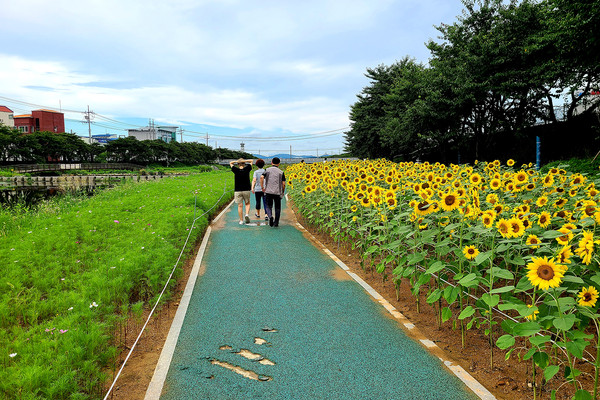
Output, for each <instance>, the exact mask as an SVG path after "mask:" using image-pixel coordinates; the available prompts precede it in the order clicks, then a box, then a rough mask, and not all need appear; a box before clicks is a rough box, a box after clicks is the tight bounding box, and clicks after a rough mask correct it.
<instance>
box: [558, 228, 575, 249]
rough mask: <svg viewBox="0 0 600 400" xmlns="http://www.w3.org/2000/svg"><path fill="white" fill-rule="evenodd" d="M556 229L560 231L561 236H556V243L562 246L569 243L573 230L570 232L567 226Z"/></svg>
mask: <svg viewBox="0 0 600 400" xmlns="http://www.w3.org/2000/svg"><path fill="white" fill-rule="evenodd" d="M558 231H559V232H560V233H562V235H561V236H559V237H557V238H556V241H557V242H558V244H560V245H563V246H564V245H567V244H569V242H570V241H571V239H573V232H571V230H570V229H568V228H560V229H559V230H558Z"/></svg>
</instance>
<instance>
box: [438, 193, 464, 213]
mask: <svg viewBox="0 0 600 400" xmlns="http://www.w3.org/2000/svg"><path fill="white" fill-rule="evenodd" d="M459 200H460V199H459V197H458V195H457V194H456V193H453V192H450V193H445V194H443V195H442V196H441V200H440V206H441V207H442V209H443V210H444V211H452V210H455V209H457V208H458V205H459Z"/></svg>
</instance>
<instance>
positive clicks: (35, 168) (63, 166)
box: [1, 163, 142, 174]
mask: <svg viewBox="0 0 600 400" xmlns="http://www.w3.org/2000/svg"><path fill="white" fill-rule="evenodd" d="M1 168H3V169H8V170H11V171H14V172H17V173H23V174H24V173H30V172H47V171H70V170H78V169H83V170H100V169H117V170H119V169H126V170H136V171H137V170H140V169H142V166H141V165H137V164H131V163H57V164H14V165H4V166H1Z"/></svg>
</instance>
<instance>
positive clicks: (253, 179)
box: [252, 175, 256, 193]
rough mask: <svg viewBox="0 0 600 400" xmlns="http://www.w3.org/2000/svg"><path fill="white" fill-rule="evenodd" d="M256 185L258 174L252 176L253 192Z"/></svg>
mask: <svg viewBox="0 0 600 400" xmlns="http://www.w3.org/2000/svg"><path fill="white" fill-rule="evenodd" d="M255 187H256V175H254V176H253V177H252V193H254V188H255Z"/></svg>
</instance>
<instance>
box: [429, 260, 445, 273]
mask: <svg viewBox="0 0 600 400" xmlns="http://www.w3.org/2000/svg"><path fill="white" fill-rule="evenodd" d="M445 267H446V266H445V265H444V263H443V262H441V261H439V260H438V261H436V262H434V263H433V264H431V266H430V267H429V268H428V269H427V273H428V274H435V273H436V272H440V271H441V270H443V269H444V268H445Z"/></svg>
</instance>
